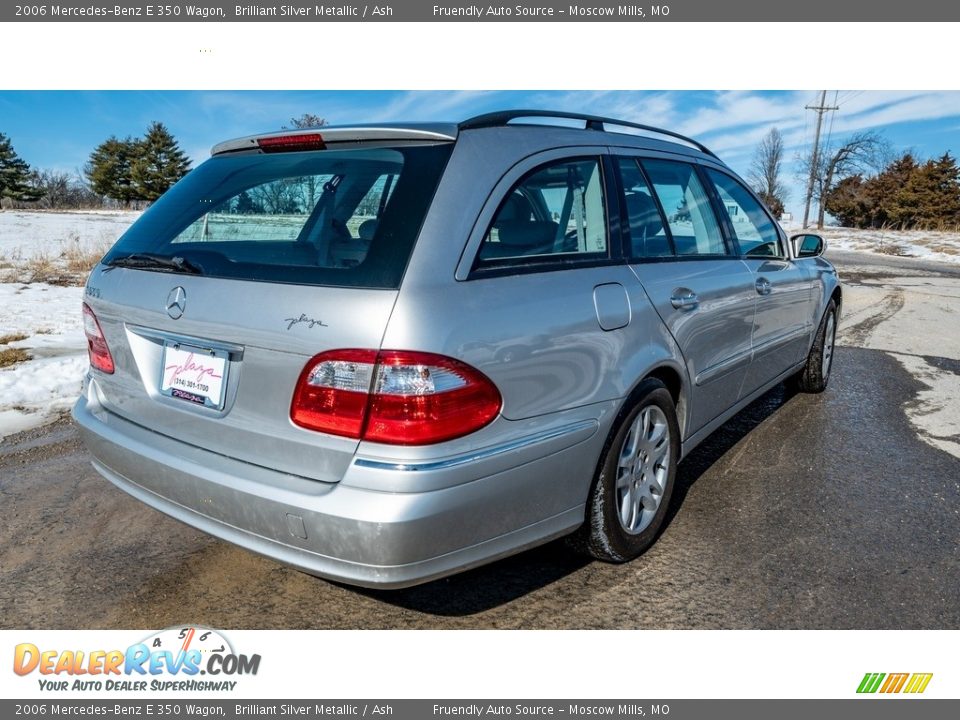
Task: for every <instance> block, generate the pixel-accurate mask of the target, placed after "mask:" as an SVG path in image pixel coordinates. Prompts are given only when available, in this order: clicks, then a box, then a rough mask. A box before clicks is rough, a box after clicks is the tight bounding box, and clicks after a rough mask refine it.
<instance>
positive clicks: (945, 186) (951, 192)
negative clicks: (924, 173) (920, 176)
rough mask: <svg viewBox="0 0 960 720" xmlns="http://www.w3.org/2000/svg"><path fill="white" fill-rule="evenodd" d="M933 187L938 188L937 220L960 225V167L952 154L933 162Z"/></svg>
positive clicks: (946, 154) (945, 154)
mask: <svg viewBox="0 0 960 720" xmlns="http://www.w3.org/2000/svg"><path fill="white" fill-rule="evenodd" d="M931 175H932V176H933V186H934V187H935V188H936V192H937V197H936V208H937V211H938V213H937V215H938V216H937V220H938V221H939V222H947V223H952V224H957V223H960V167H957V160H956V158H955V157H953V156H952V155H951V154H950V153H948V152H947V153H944V154H943V155H941V156H940V157H939V158H938V159H937V160H933V161H931Z"/></svg>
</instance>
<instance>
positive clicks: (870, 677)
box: [857, 672, 933, 695]
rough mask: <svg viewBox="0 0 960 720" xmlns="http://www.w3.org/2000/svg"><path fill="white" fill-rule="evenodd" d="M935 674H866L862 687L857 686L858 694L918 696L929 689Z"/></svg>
mask: <svg viewBox="0 0 960 720" xmlns="http://www.w3.org/2000/svg"><path fill="white" fill-rule="evenodd" d="M932 678H933V673H889V674H887V673H869V672H868V673H866V674H865V675H864V676H863V680H861V681H860V685H858V686H857V692H858V693H867V694H872V693H883V694H885V695H889V694H894V693H906V694H908V695H917V694H919V693H922V692H923V691H924V690H926V689H927V685H929V684H930V680H931V679H932Z"/></svg>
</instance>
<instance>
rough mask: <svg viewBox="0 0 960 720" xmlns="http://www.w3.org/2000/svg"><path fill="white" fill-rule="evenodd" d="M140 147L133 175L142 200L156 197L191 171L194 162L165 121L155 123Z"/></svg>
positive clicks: (135, 188) (132, 177) (136, 189)
mask: <svg viewBox="0 0 960 720" xmlns="http://www.w3.org/2000/svg"><path fill="white" fill-rule="evenodd" d="M136 149H137V152H136V156H135V158H134V160H133V163H132V165H131V173H130V177H131V180H132V184H133V187H134V190H135V193H136V197H137V199H139V200H148V201H151V202H152V201H154V200H156V199H157V198H159V197H160V196H161V195H163V194H164V193H165V192H166V191H167V190H169V189H170V188H171V187H172V186H173V184H174V183H175V182H177V181H178V180H179V179H180V178H182V177H183V176H184V175H186V174H187V173H188V172H189V171H190V161H189V160H187V156H186V155H185V154H184V153H183V151H182V150H181V149H180V145H179V144H178V143H177V141H176V139H175V138H174V137H173V135H171V134H170V131H169V130H167V128H166V127H165V126H164V125H163V123H159V122H154V123H152V124H151V125H150V127H149V128H147V133H146V135H145V136H144V137H143V139H142V140H140V141H139V142H138V143H137V148H136Z"/></svg>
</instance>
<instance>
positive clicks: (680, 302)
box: [670, 288, 700, 310]
mask: <svg viewBox="0 0 960 720" xmlns="http://www.w3.org/2000/svg"><path fill="white" fill-rule="evenodd" d="M670 304H671V305H673V306H674V307H675V308H676V309H677V310H693V309H694V308H696V307H697V306H698V305H699V304H700V298H698V297H697V294H696V293H695V292H694V291H693V290H687V289H686V288H682V289H679V290H674V291H673V295H672V296H671V297H670Z"/></svg>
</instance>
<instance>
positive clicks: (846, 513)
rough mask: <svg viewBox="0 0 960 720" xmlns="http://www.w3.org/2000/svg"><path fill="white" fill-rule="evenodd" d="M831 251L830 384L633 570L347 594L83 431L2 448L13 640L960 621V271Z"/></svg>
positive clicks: (3, 553)
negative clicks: (838, 307)
mask: <svg viewBox="0 0 960 720" xmlns="http://www.w3.org/2000/svg"><path fill="white" fill-rule="evenodd" d="M833 257H834V259H835V260H836V262H837V263H838V266H839V267H840V269H841V272H842V274H843V276H844V279H845V281H846V283H847V285H846V287H845V292H846V305H845V318H844V322H843V324H842V326H841V330H842V334H841V347H840V348H839V349H838V352H837V359H836V367H835V374H834V377H833V379H832V382H831V386H830V388H829V389H828V391H827V392H826V393H824V394H823V395H820V396H805V395H797V396H789V395H787V394H786V393H785V391H784V389H783V388H782V387H781V388H776V389H774V390H773V391H771V392H770V393H768V394H767V395H765V396H764V397H763V398H761V399H760V400H758V401H757V402H756V403H754V404H753V405H752V406H751V407H750V408H748V409H747V410H745V411H744V412H742V413H741V414H740V415H738V416H737V417H736V418H734V419H733V420H732V421H731V422H729V423H728V424H727V425H726V426H724V427H723V428H722V429H721V430H719V431H718V432H717V433H715V434H714V435H713V436H712V437H711V438H710V439H709V440H708V442H707V443H706V444H704V445H703V446H701V447H700V448H698V450H697V451H696V452H695V453H694V454H693V455H691V457H689V458H688V459H687V460H686V461H684V463H683V464H682V465H681V468H680V475H679V485H678V491H677V492H676V493H675V503H674V506H673V515H672V517H671V519H670V522H669V524H668V526H667V528H666V530H665V532H664V533H663V536H662V537H661V539H660V541H659V542H658V543H657V545H656V546H655V547H654V548H653V549H652V550H651V551H649V552H648V553H647V554H646V555H644V556H643V557H641V558H640V559H638V560H636V561H634V562H633V563H630V564H629V565H625V566H613V565H606V564H602V563H597V562H588V561H585V560H583V559H580V558H577V557H575V556H572V555H570V554H568V553H567V552H566V550H565V549H564V547H563V545H562V544H561V543H553V544H551V545H548V546H545V547H543V548H540V549H537V550H534V551H531V552H527V553H524V554H522V555H519V556H516V557H513V558H510V559H508V560H505V561H502V562H499V563H496V564H494V565H491V566H488V567H485V568H480V569H478V570H475V571H472V572H469V573H466V574H463V575H460V576H457V577H454V578H451V579H447V580H443V581H438V582H435V583H432V584H429V585H426V586H422V587H419V588H413V589H410V590H405V591H399V592H370V591H359V590H356V589H352V588H347V587H342V586H339V585H336V584H332V583H328V582H325V581H323V580H318V579H316V578H313V577H310V576H307V575H304V574H302V573H299V572H296V571H293V570H290V569H288V568H286V567H283V566H281V565H278V564H277V563H275V562H273V561H270V560H266V559H263V558H260V557H258V556H255V555H252V554H250V553H248V552H246V551H243V550H240V549H238V548H235V547H233V546H231V545H228V544H225V543H222V542H220V541H218V540H215V539H212V538H210V537H208V536H206V535H204V534H202V533H199V532H197V531H194V530H192V529H190V528H188V527H186V526H183V525H181V524H179V523H177V522H175V521H173V520H170V519H168V518H167V517H165V516H163V515H161V514H159V513H157V512H155V511H153V510H150V509H148V508H147V507H145V506H143V505H141V504H139V503H137V502H136V501H134V500H132V499H130V498H128V497H127V496H126V495H125V494H123V493H121V492H120V491H118V490H115V489H114V488H113V486H111V485H110V484H109V483H107V482H106V481H104V480H101V479H100V478H99V476H97V475H96V474H95V473H94V472H93V470H92V469H91V468H90V466H89V465H88V463H87V458H86V454H85V453H84V451H83V449H82V447H81V446H80V444H79V442H78V439H77V435H76V432H75V430H74V429H73V428H72V426H71V425H70V423H69V421H66V420H64V421H61V422H59V423H57V424H55V425H53V426H48V427H47V428H43V429H41V430H37V431H32V432H29V433H26V434H23V435H21V436H18V437H16V438H12V439H10V440H8V441H7V442H5V443H3V444H0V507H2V510H3V514H4V520H5V521H4V522H3V524H2V525H0V625H2V626H5V627H27V628H71V627H78V628H151V629H155V628H163V627H167V626H170V625H174V624H178V623H185V622H192V623H202V624H205V625H209V626H213V627H222V628H271V627H278V628H300V627H309V628H473V627H480V628H491V627H496V628H960V596H958V592H957V590H958V588H960V459H958V455H960V451H958V448H960V428H958V427H957V415H956V413H957V408H958V407H960V389H958V386H960V315H958V311H960V270H952V271H946V270H943V269H942V268H938V267H937V266H930V265H925V264H923V263H917V262H910V261H905V260H901V259H890V260H888V259H886V258H874V257H870V256H864V255H853V254H836V255H834V256H833Z"/></svg>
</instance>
